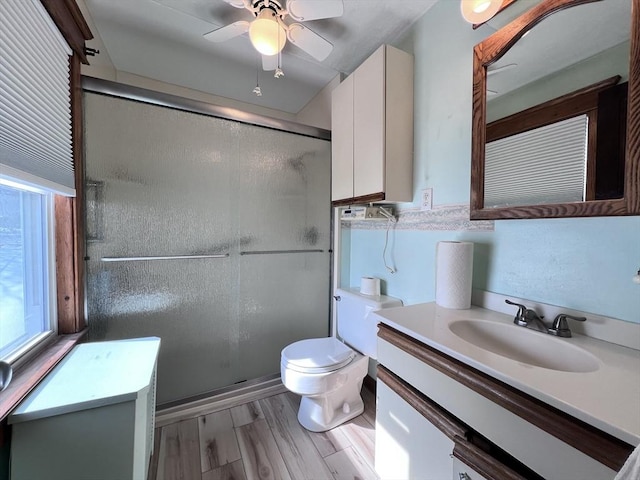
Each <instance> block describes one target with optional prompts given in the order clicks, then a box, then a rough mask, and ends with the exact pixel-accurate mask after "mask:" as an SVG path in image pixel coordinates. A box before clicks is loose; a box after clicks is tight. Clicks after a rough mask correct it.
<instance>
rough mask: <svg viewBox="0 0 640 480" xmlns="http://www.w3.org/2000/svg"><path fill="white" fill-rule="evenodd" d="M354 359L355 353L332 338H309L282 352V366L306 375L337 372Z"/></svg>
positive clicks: (293, 344)
mask: <svg viewBox="0 0 640 480" xmlns="http://www.w3.org/2000/svg"><path fill="white" fill-rule="evenodd" d="M353 357H355V352H354V351H353V350H351V349H350V348H349V347H347V346H346V345H345V344H344V343H342V342H340V341H338V340H336V339H335V338H334V337H328V338H310V339H307V340H300V341H299V342H295V343H292V344H291V345H289V346H287V347H285V348H284V349H283V350H282V356H281V358H282V364H283V365H284V366H285V367H287V368H291V369H293V370H297V371H299V372H306V373H325V372H331V371H334V370H338V369H339V368H342V367H343V366H345V365H347V364H348V363H349V362H351V360H352V359H353Z"/></svg>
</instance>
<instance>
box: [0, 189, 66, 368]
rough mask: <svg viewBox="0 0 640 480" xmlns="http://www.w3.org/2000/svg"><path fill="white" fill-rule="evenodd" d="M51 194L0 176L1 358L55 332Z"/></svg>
mask: <svg viewBox="0 0 640 480" xmlns="http://www.w3.org/2000/svg"><path fill="white" fill-rule="evenodd" d="M53 219H54V216H53V194H52V193H48V192H45V191H43V190H40V189H37V188H33V187H31V186H29V185H27V184H24V183H21V182H19V181H13V180H8V179H7V178H6V177H3V178H0V299H1V301H0V359H3V360H8V361H9V362H11V363H13V362H15V361H16V360H17V359H18V358H20V357H21V356H22V355H23V354H24V353H25V352H26V351H28V350H31V349H32V348H33V347H34V346H35V344H38V343H40V342H41V341H43V340H45V339H46V338H48V337H49V336H50V335H52V334H53V333H55V331H56V325H55V318H56V315H55V307H56V305H55V299H56V296H55V257H54V247H55V240H54V235H53Z"/></svg>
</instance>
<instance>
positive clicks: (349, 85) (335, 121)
mask: <svg viewBox="0 0 640 480" xmlns="http://www.w3.org/2000/svg"><path fill="white" fill-rule="evenodd" d="M351 197H353V75H350V76H349V77H347V78H345V79H344V81H343V82H342V83H341V84H340V85H338V86H337V87H336V88H335V89H334V90H333V93H332V96H331V200H342V199H344V198H351Z"/></svg>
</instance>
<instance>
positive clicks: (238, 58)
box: [85, 0, 453, 113]
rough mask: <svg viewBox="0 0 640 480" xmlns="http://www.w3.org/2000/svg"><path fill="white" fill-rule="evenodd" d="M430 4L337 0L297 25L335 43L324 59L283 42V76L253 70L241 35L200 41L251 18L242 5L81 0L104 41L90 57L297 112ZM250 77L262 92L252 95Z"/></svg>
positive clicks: (215, 0)
mask: <svg viewBox="0 0 640 480" xmlns="http://www.w3.org/2000/svg"><path fill="white" fill-rule="evenodd" d="M436 1H437V0H344V14H343V15H342V16H341V17H338V18H331V19H324V20H315V21H309V22H304V24H305V25H306V26H307V27H308V28H311V30H313V31H315V32H316V33H318V34H319V35H321V36H322V37H324V38H325V39H327V40H328V41H329V42H331V43H332V44H333V45H334V48H333V51H332V53H331V54H330V55H329V57H328V58H327V59H326V60H325V61H323V62H318V61H316V60H315V59H313V58H312V57H311V56H309V55H308V54H306V53H305V52H303V51H302V50H300V49H298V48H297V47H295V46H293V45H290V44H287V45H286V46H285V49H284V51H283V55H282V68H283V70H284V72H285V76H284V77H283V78H280V79H275V78H274V77H273V72H265V71H263V70H262V68H261V67H260V68H259V65H261V57H260V55H259V54H258V53H257V52H256V51H255V50H254V49H253V47H252V46H251V43H250V42H249V38H248V36H246V35H243V36H241V37H237V38H234V39H231V40H228V41H226V42H224V43H212V42H209V41H207V40H205V39H203V38H202V35H204V34H205V33H208V32H210V31H212V30H214V29H216V28H219V27H222V26H225V25H227V24H229V23H232V22H234V21H237V20H251V19H252V18H253V17H252V16H251V13H250V12H249V11H247V10H245V9H237V8H234V7H232V6H231V5H229V4H227V3H225V2H224V1H223V0H85V4H86V6H87V8H88V10H89V14H90V17H91V19H92V20H93V23H94V24H95V26H96V29H97V32H95V31H94V35H96V34H97V35H98V36H99V38H100V39H101V40H102V43H103V45H101V47H102V48H101V52H102V53H101V54H100V55H102V56H103V57H102V58H99V57H96V58H95V59H90V61H91V63H92V64H94V63H95V64H100V63H101V62H103V63H108V60H109V59H110V61H111V63H112V64H113V66H114V67H115V68H116V69H117V70H119V71H123V72H129V73H133V74H136V75H141V76H144V77H149V78H153V79H156V80H160V81H163V82H167V83H171V84H175V85H179V86H183V87H188V88H192V89H196V90H200V91H203V92H207V93H210V94H213V95H218V96H222V97H227V98H231V99H234V100H239V101H242V102H247V103H251V104H255V105H260V106H263V107H268V108H274V109H277V110H281V111H284V112H288V113H297V112H298V111H299V110H300V109H301V108H303V107H304V106H305V105H306V104H307V103H308V102H309V101H310V100H311V99H312V98H313V97H314V96H315V95H316V93H318V92H319V91H320V90H321V89H322V88H323V87H324V86H325V85H327V84H328V83H329V82H330V81H331V80H332V79H333V78H334V77H335V76H336V75H338V74H339V73H346V74H349V73H351V72H352V71H353V70H354V69H355V68H356V67H357V66H358V65H360V63H362V61H363V60H364V59H366V58H367V57H368V56H369V55H370V54H371V53H372V52H373V51H374V50H375V49H376V48H377V47H378V46H380V45H381V44H383V43H394V42H396V41H398V40H399V39H400V38H401V37H402V36H403V35H404V34H405V33H406V32H407V30H408V29H409V28H410V27H411V25H413V23H415V22H416V21H417V20H418V19H419V18H420V17H421V16H422V15H423V14H424V13H425V12H426V11H427V10H428V9H429V8H430V7H431V6H432V5H433V4H434V3H435V2H436ZM446 1H453V0H446ZM96 43H98V42H96ZM88 46H90V47H91V46H93V45H92V43H91V42H88ZM104 50H106V51H104ZM257 75H259V76H258V80H259V83H260V86H261V89H262V92H263V95H262V97H256V96H255V95H254V94H253V93H252V90H253V87H255V85H256V76H257Z"/></svg>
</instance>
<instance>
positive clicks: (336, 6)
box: [287, 0, 344, 22]
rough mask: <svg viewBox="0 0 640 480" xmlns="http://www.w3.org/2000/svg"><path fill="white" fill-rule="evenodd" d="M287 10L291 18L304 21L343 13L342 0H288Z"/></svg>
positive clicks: (337, 15)
mask: <svg viewBox="0 0 640 480" xmlns="http://www.w3.org/2000/svg"><path fill="white" fill-rule="evenodd" d="M287 11H288V12H289V15H290V16H291V18H293V19H295V20H298V21H299V22H304V21H308V20H320V19H321V18H333V17H339V16H341V15H342V14H343V13H344V5H343V3H342V0H289V1H288V2H287Z"/></svg>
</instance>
